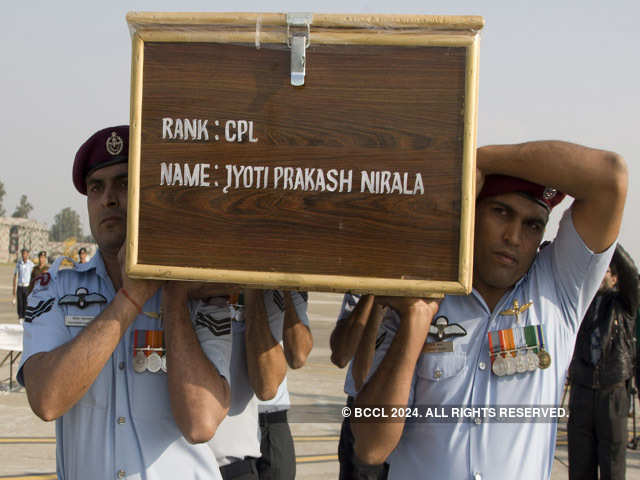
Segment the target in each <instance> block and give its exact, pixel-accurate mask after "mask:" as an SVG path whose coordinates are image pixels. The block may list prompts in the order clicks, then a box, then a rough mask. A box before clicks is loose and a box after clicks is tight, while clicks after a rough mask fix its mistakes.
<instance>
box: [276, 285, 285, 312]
mask: <svg viewBox="0 0 640 480" xmlns="http://www.w3.org/2000/svg"><path fill="white" fill-rule="evenodd" d="M273 303H275V304H276V305H277V306H278V308H279V309H280V311H281V312H284V296H283V295H282V293H280V291H278V290H274V291H273Z"/></svg>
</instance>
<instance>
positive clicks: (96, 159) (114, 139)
mask: <svg viewBox="0 0 640 480" xmlns="http://www.w3.org/2000/svg"><path fill="white" fill-rule="evenodd" d="M128 161H129V125H120V126H117V127H109V128H104V129H102V130H100V131H98V132H96V133H94V134H93V135H91V137H89V139H88V140H87V141H86V142H84V143H83V144H82V146H81V147H80V148H79V149H78V153H76V158H75V160H74V162H73V184H74V185H75V187H76V189H77V190H78V191H79V192H80V193H81V194H83V195H86V194H87V176H88V175H89V174H90V173H91V172H93V171H94V170H97V169H99V168H103V167H108V166H109V165H115V164H116V163H124V162H128Z"/></svg>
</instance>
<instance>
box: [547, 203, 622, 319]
mask: <svg viewBox="0 0 640 480" xmlns="http://www.w3.org/2000/svg"><path fill="white" fill-rule="evenodd" d="M616 244H617V241H616V242H614V243H613V244H612V245H611V246H610V247H609V248H608V249H607V250H605V251H604V252H602V253H594V252H592V251H591V250H590V249H589V248H588V247H587V246H586V245H585V243H584V241H583V240H582V238H580V235H579V234H578V232H577V231H576V229H575V226H574V225H573V219H572V216H571V209H569V210H567V211H566V212H564V215H563V217H562V220H561V222H560V226H559V228H558V234H557V235H556V238H555V240H554V242H553V244H552V246H551V247H549V248H550V252H549V255H550V256H551V257H550V258H551V268H552V272H553V278H554V280H555V284H556V287H557V291H558V294H559V295H560V299H561V302H562V305H563V309H564V310H565V312H566V315H565V316H564V318H565V319H566V320H567V322H568V323H569V325H568V326H569V327H570V328H571V329H573V330H576V331H577V329H578V326H579V325H580V322H581V321H582V318H583V317H584V314H585V312H586V311H587V308H589V304H590V303H591V301H592V300H593V297H594V295H595V294H596V292H597V291H598V288H599V286H600V283H601V282H602V279H603V278H604V275H605V273H606V272H607V268H608V267H609V263H610V262H611V258H612V256H613V253H614V252H615V249H616ZM543 252H544V250H543ZM544 253H546V252H544Z"/></svg>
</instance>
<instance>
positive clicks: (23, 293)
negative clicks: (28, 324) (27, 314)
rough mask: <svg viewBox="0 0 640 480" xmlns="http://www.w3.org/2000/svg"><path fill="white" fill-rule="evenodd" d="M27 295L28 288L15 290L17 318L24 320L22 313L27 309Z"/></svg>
mask: <svg viewBox="0 0 640 480" xmlns="http://www.w3.org/2000/svg"><path fill="white" fill-rule="evenodd" d="M28 294H29V287H20V286H18V287H17V288H16V304H17V306H18V318H24V311H25V310H26V308H27V295H28Z"/></svg>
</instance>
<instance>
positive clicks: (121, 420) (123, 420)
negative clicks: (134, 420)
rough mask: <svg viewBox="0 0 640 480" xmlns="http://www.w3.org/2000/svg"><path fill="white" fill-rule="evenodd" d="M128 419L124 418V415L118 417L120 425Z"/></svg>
mask: <svg viewBox="0 0 640 480" xmlns="http://www.w3.org/2000/svg"><path fill="white" fill-rule="evenodd" d="M125 421H126V420H125V419H124V417H118V423H119V424H120V425H122V424H123V423H124V422H125Z"/></svg>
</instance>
